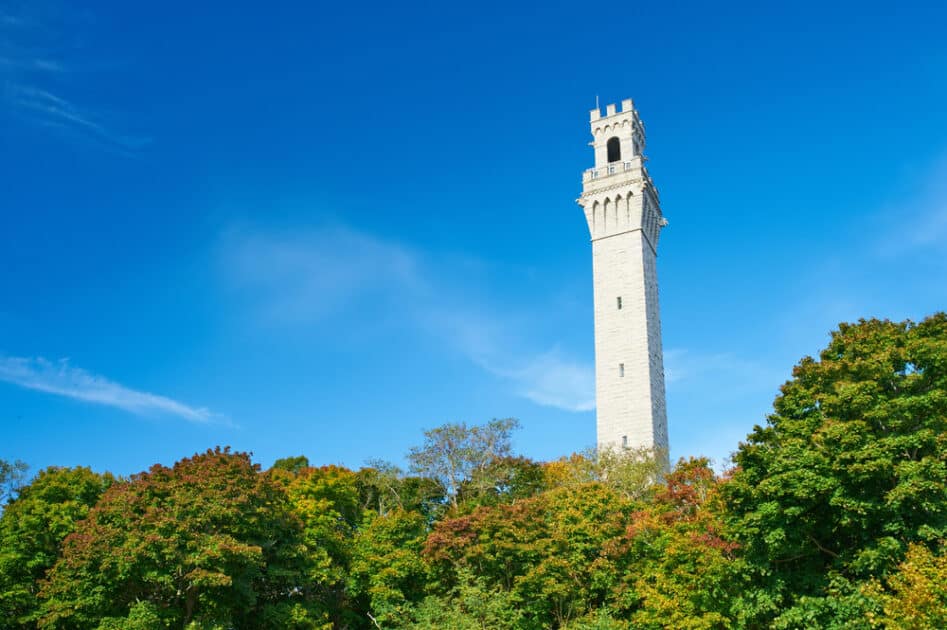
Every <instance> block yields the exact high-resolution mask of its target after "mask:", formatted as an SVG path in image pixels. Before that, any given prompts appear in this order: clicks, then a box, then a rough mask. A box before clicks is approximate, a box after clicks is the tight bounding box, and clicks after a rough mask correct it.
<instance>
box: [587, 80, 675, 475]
mask: <svg viewBox="0 0 947 630" xmlns="http://www.w3.org/2000/svg"><path fill="white" fill-rule="evenodd" d="M590 128H591V132H592V142H590V143H589V144H590V145H591V146H592V147H593V148H594V149H595V166H594V167H593V168H590V169H588V170H586V171H585V173H584V174H583V175H582V196H581V197H580V198H579V199H578V203H579V205H580V206H582V209H583V210H584V211H585V218H586V220H587V221H588V224H589V233H590V234H591V236H592V275H593V283H594V300H595V399H596V416H597V417H596V428H597V433H598V438H597V440H598V447H599V449H603V448H629V449H636V448H642V447H643V448H653V449H656V450H658V451H659V452H660V453H661V454H662V455H663V456H664V457H667V449H668V431H667V409H666V405H665V398H664V357H663V352H662V349H661V315H660V310H659V308H658V278H657V269H656V260H657V254H658V237H659V235H660V233H661V229H662V228H663V227H664V226H666V225H667V221H666V220H665V219H664V216H663V215H662V214H661V205H660V202H659V200H658V191H657V189H656V188H655V187H654V182H652V181H651V177H650V176H649V175H648V170H647V169H646V168H645V161H646V158H645V157H644V155H643V153H644V148H645V133H644V125H643V124H642V123H641V119H640V118H639V117H638V112H637V110H635V106H634V103H633V102H632V101H631V99H627V100H624V101H622V102H621V111H616V108H615V105H607V106H606V108H605V115H604V116H603V115H602V112H601V111H600V110H599V109H598V108H596V109H593V110H592V111H591V116H590Z"/></svg>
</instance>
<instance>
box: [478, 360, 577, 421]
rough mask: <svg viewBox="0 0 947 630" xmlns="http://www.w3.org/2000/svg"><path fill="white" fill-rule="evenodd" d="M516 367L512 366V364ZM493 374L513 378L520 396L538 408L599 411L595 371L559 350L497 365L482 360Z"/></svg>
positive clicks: (511, 379)
mask: <svg viewBox="0 0 947 630" xmlns="http://www.w3.org/2000/svg"><path fill="white" fill-rule="evenodd" d="M510 364H512V365H510ZM480 365H482V366H483V367H484V368H486V369H487V370H488V371H490V372H491V373H493V374H495V375H497V376H501V377H503V378H506V379H509V380H510V381H512V382H513V383H514V385H515V388H516V392H517V394H518V395H520V396H523V397H524V398H528V399H529V400H531V401H533V402H534V403H536V404H538V405H543V406H545V407H555V408H557V409H564V410H566V411H592V410H593V409H595V370H594V367H593V366H592V365H591V364H590V363H583V362H581V361H575V360H571V359H568V358H566V357H563V356H562V354H561V353H560V351H559V350H558V349H553V350H550V351H548V352H544V353H542V354H538V355H535V356H526V357H523V358H521V359H520V364H519V365H516V359H513V360H512V361H508V362H507V363H506V364H501V365H495V364H493V363H491V362H486V361H481V362H480Z"/></svg>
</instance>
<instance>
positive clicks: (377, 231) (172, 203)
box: [0, 0, 947, 474]
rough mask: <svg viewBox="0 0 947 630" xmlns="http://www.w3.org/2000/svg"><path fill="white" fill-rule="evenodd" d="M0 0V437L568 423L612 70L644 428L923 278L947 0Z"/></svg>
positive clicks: (728, 444)
mask: <svg viewBox="0 0 947 630" xmlns="http://www.w3.org/2000/svg"><path fill="white" fill-rule="evenodd" d="M296 4H297V6H288V5H283V4H282V3H269V4H267V5H266V6H265V7H264V6H262V5H259V4H250V3H248V4H246V5H242V4H240V3H238V4H234V3H232V2H228V3H219V4H218V3H212V2H205V3H197V4H196V5H195V4H194V3H175V2H166V3H160V5H155V6H147V7H146V6H143V5H141V3H127V2H123V3H117V2H116V3H112V2H92V3H64V2H47V1H43V0H41V1H39V2H9V1H0V184H2V196H0V423H2V425H0V426H2V432H0V458H4V459H14V458H21V459H23V460H25V461H27V462H28V463H29V464H30V465H31V466H32V467H33V468H34V469H38V468H41V467H44V466H47V465H53V464H58V465H78V464H83V465H91V466H92V467H94V468H96V469H99V470H105V469H109V470H112V471H114V472H116V473H122V474H127V473H131V472H136V471H139V470H142V469H144V468H146V467H148V466H149V465H151V464H152V463H154V462H164V463H169V462H172V461H174V460H175V459H177V458H179V457H182V456H185V455H189V454H191V453H193V452H195V451H198V450H203V449H205V448H207V447H210V446H213V445H216V444H229V445H232V446H233V447H235V448H238V449H241V450H249V451H252V452H253V453H254V454H255V457H256V458H257V460H259V461H260V462H262V463H263V464H264V465H268V464H269V463H271V462H272V461H273V460H274V459H275V458H278V457H283V456H288V455H295V454H298V453H303V454H306V455H307V456H309V457H310V459H311V460H313V461H314V462H319V463H342V464H345V465H348V466H353V467H357V466H360V465H361V464H363V463H364V462H365V460H367V459H369V458H383V459H388V460H392V461H394V462H396V463H402V462H403V456H404V454H405V453H406V452H407V450H408V449H409V447H410V446H412V445H414V444H418V443H419V442H420V440H421V439H422V431H423V429H424V428H430V427H433V426H436V425H438V424H441V423H444V422H447V421H468V422H483V421H486V420H489V419H490V418H493V417H507V416H515V417H517V418H519V419H520V420H521V422H522V425H523V428H522V430H521V431H520V432H519V433H518V434H517V435H516V447H517V449H518V450H519V451H520V452H522V453H524V454H526V455H529V456H531V457H535V458H540V459H548V458H554V457H558V456H560V455H563V454H567V453H570V452H572V451H574V450H578V449H582V448H584V447H587V446H589V445H591V444H592V443H593V442H594V439H595V428H594V423H595V421H594V409H593V406H594V396H593V382H594V381H593V372H592V365H593V338H592V288H591V252H590V245H589V242H588V232H587V228H586V226H585V222H584V218H583V216H582V212H581V210H580V209H579V208H578V206H576V205H575V203H574V200H575V198H576V197H577V196H578V194H579V192H580V188H581V185H580V182H581V179H580V177H581V172H582V170H583V169H585V168H587V167H589V166H591V163H592V154H591V150H590V149H589V147H588V146H587V142H588V140H589V136H588V127H587V121H588V110H589V109H590V108H591V107H592V106H593V105H594V103H595V98H596V95H598V96H599V98H600V99H601V102H602V104H603V105H604V104H605V103H610V102H618V101H619V100H621V99H622V98H627V97H632V98H634V99H635V103H636V106H637V107H638V109H639V111H640V113H641V115H642V117H643V118H644V121H645V124H646V126H647V131H648V150H647V154H648V156H649V158H650V162H649V165H650V170H651V174H652V176H653V177H654V179H655V182H656V184H657V186H658V188H659V189H660V191H661V195H662V205H663V209H664V213H665V215H666V216H667V217H668V219H669V220H670V226H669V227H668V228H667V229H666V230H665V232H664V233H663V236H662V241H661V251H660V252H659V254H660V256H659V265H658V270H659V279H660V285H661V300H662V304H661V306H662V311H663V323H664V346H665V351H666V365H667V369H668V409H669V428H670V439H671V445H672V457H674V458H677V457H680V456H684V455H689V454H705V455H708V456H711V457H713V458H715V459H716V460H717V462H718V463H722V462H723V461H724V460H725V459H726V457H727V456H728V455H729V453H730V452H732V451H733V450H734V449H735V448H736V446H737V444H738V442H739V440H740V439H741V438H742V437H744V436H745V435H746V433H747V432H748V431H749V430H750V429H751V428H752V426H753V425H754V424H756V423H761V422H763V420H764V418H765V416H766V413H767V411H768V409H769V408H770V405H771V403H772V399H773V397H774V395H775V393H776V391H777V389H778V386H779V385H780V384H781V383H782V382H783V381H784V380H785V379H786V378H788V376H789V374H790V371H791V368H792V365H793V364H794V363H795V362H796V361H798V359H799V358H800V357H802V356H804V355H807V354H813V353H816V352H818V350H819V349H820V348H821V347H823V346H824V345H825V343H826V341H827V339H828V332H829V330H831V329H832V328H833V327H834V326H836V324H837V323H838V322H839V321H843V320H847V321H851V320H854V319H857V318H859V317H870V316H875V317H887V318H892V319H903V318H912V319H920V318H923V317H924V316H925V315H928V314H930V313H932V312H934V311H936V310H939V309H943V308H944V307H945V305H947V280H945V279H947V38H945V37H944V35H943V33H944V30H945V24H947V5H943V4H942V3H935V2H920V3H912V2H903V3H892V2H890V1H887V2H883V3H872V2H857V3H854V2H853V3H826V2H821V3H806V2H796V3H791V4H790V5H787V6H785V7H775V6H769V5H771V4H775V3H758V2H753V3H723V4H721V3H658V2H654V3H623V4H620V5H606V4H602V5H596V6H594V7H593V6H591V5H589V4H588V3H578V2H575V3H552V4H550V3H535V4H532V3H512V4H509V3H500V2H485V3H476V4H462V3H377V4H374V3H360V4H358V3H296Z"/></svg>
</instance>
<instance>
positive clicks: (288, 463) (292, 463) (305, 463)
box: [273, 455, 309, 475]
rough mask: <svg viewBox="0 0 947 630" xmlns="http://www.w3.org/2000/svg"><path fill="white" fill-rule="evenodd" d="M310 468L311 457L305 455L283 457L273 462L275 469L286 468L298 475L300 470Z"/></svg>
mask: <svg viewBox="0 0 947 630" xmlns="http://www.w3.org/2000/svg"><path fill="white" fill-rule="evenodd" d="M306 468H309V458H308V457H306V456H305V455H297V456H295V457H283V458H282V459H278V460H276V461H275V462H273V469H274V470H285V471H286V472H288V473H290V474H293V475H298V474H299V473H300V472H302V471H303V470H305V469H306Z"/></svg>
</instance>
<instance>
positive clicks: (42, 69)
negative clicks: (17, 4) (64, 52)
mask: <svg viewBox="0 0 947 630" xmlns="http://www.w3.org/2000/svg"><path fill="white" fill-rule="evenodd" d="M22 10H23V11H24V12H25V11H29V10H30V5H24V6H23V7H22ZM53 30H54V29H51V28H48V27H47V26H45V25H44V24H42V23H41V21H39V20H37V19H33V18H32V17H30V16H28V15H26V14H25V13H24V14H23V15H14V14H11V13H0V106H3V108H4V109H6V110H8V111H10V112H12V113H14V114H16V115H17V117H18V118H21V119H25V120H28V121H32V122H34V123H39V124H40V125H42V126H44V127H46V128H51V129H59V130H62V132H71V133H70V135H72V136H75V137H81V138H85V139H87V140H92V141H95V142H96V143H97V144H100V145H101V146H104V147H107V148H109V149H110V150H114V151H117V152H120V153H123V154H126V155H134V154H135V153H137V152H138V151H140V150H141V149H143V148H144V147H145V146H147V145H148V144H150V143H151V141H152V140H151V138H149V137H145V136H138V135H134V134H128V133H123V132H121V131H119V130H117V129H116V125H115V122H114V120H108V118H109V117H106V116H104V115H102V114H101V113H100V112H98V111H97V110H96V108H93V107H90V106H87V105H80V104H78V103H76V102H75V101H73V100H71V99H69V98H67V97H65V96H63V93H67V94H68V92H69V90H68V89H66V88H65V87H63V86H65V85H69V84H70V82H69V81H67V80H66V79H72V80H73V81H74V80H75V79H76V73H75V72H71V71H70V68H69V67H68V66H67V64H65V63H64V62H63V61H62V59H60V58H59V55H58V54H56V53H54V52H53V51H52V49H50V48H48V47H47V46H45V45H44V44H43V40H44V38H54V34H53V32H52V31H53Z"/></svg>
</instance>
